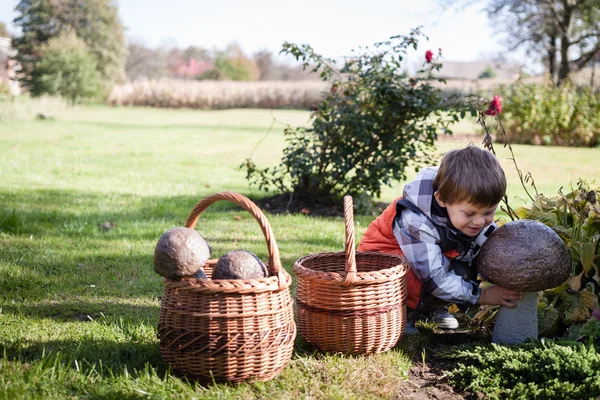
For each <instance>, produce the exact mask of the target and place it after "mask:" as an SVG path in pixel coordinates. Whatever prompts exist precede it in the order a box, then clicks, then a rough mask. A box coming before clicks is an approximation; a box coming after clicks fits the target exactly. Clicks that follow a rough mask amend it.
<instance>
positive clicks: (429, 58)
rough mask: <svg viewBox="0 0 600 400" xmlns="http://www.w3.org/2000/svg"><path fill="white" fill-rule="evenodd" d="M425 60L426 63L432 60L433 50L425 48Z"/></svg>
mask: <svg viewBox="0 0 600 400" xmlns="http://www.w3.org/2000/svg"><path fill="white" fill-rule="evenodd" d="M425 60H426V61H427V62H428V63H430V62H431V60H433V51H431V50H427V51H426V52H425Z"/></svg>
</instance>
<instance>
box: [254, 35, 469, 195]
mask: <svg viewBox="0 0 600 400" xmlns="http://www.w3.org/2000/svg"><path fill="white" fill-rule="evenodd" d="M423 36H424V35H423V34H422V32H421V30H420V29H415V30H413V31H412V32H411V33H410V34H409V35H407V36H394V37H392V38H390V40H388V41H385V42H380V43H376V44H375V45H374V46H373V49H366V50H365V51H364V52H362V53H360V54H357V55H356V56H353V57H348V58H346V59H345V62H344V65H343V66H342V68H341V69H340V70H339V71H338V70H337V69H335V68H334V67H333V64H334V61H333V60H330V59H327V58H324V57H322V56H320V55H318V54H316V53H315V52H314V50H313V49H312V47H310V46H308V45H302V46H298V45H295V44H291V43H286V44H284V46H283V50H282V53H284V54H289V55H292V56H294V57H295V58H296V59H297V60H300V61H302V62H303V64H304V67H305V68H312V71H313V72H317V71H320V76H321V78H322V80H323V81H328V82H331V87H330V90H329V93H327V95H326V97H325V99H324V100H323V101H321V102H320V103H318V104H317V105H316V106H315V107H314V109H313V113H312V116H313V119H312V125H311V126H310V127H299V128H296V129H293V128H288V129H286V130H285V136H286V142H287V147H286V148H285V149H284V151H283V157H282V160H281V163H280V165H279V166H275V167H272V168H264V169H261V168H259V167H258V166H257V165H256V164H255V163H254V161H252V160H251V159H248V160H246V162H245V163H244V165H243V167H245V168H246V171H247V178H248V180H249V181H250V182H251V183H253V184H257V185H258V186H259V188H261V189H265V190H269V189H272V188H276V189H277V190H279V191H281V192H283V193H293V195H294V197H295V198H296V199H301V200H303V201H305V202H307V203H312V204H315V203H320V204H341V203H340V200H339V199H340V198H341V197H342V196H343V195H345V194H350V195H352V196H354V197H358V196H359V195H361V194H366V195H367V196H368V197H370V198H372V197H377V196H379V195H380V193H381V189H382V187H383V186H384V185H389V184H390V183H391V182H393V181H395V180H402V179H404V178H405V177H406V175H405V170H406V168H407V167H408V166H409V165H411V164H413V165H415V166H419V165H422V164H428V163H431V162H432V154H433V150H434V145H435V142H436V140H437V138H438V134H439V133H451V131H450V125H451V124H452V123H453V122H456V121H458V120H459V119H460V118H461V117H464V116H465V114H466V113H467V112H472V113H473V114H474V112H475V108H474V107H471V106H469V105H467V104H466V103H465V102H463V98H455V97H452V98H446V97H444V96H443V95H442V91H441V89H440V88H439V87H438V86H435V85H433V84H432V82H433V81H438V82H441V83H445V81H444V80H443V79H438V78H435V77H434V76H433V73H432V72H434V71H437V70H439V69H440V68H441V66H442V64H440V63H437V62H435V61H434V54H433V52H432V51H430V50H428V51H427V52H425V59H424V64H423V65H424V67H423V69H422V70H421V71H419V74H418V75H417V77H414V78H409V77H407V76H406V75H405V74H404V72H403V71H404V68H403V65H402V60H403V58H404V56H405V54H406V53H407V51H408V50H409V49H417V47H418V42H419V39H420V38H422V37H423Z"/></svg>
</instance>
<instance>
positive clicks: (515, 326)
mask: <svg viewBox="0 0 600 400" xmlns="http://www.w3.org/2000/svg"><path fill="white" fill-rule="evenodd" d="M537 337H538V318H537V292H523V299H522V300H520V301H518V302H517V306H516V307H514V308H510V307H504V306H501V307H500V310H498V314H496V325H495V326H494V333H493V334H492V342H493V343H497V344H500V343H503V344H518V343H523V342H524V341H526V340H527V339H537Z"/></svg>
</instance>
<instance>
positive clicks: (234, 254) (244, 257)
mask: <svg viewBox="0 0 600 400" xmlns="http://www.w3.org/2000/svg"><path fill="white" fill-rule="evenodd" d="M267 276H268V271H267V267H266V266H265V264H263V262H262V261H261V260H260V259H259V258H258V257H257V256H256V254H254V253H251V252H249V251H246V250H233V251H230V252H228V253H226V254H223V255H222V256H221V258H219V260H218V261H217V265H215V268H214V269H213V273H212V279H259V278H265V277H267Z"/></svg>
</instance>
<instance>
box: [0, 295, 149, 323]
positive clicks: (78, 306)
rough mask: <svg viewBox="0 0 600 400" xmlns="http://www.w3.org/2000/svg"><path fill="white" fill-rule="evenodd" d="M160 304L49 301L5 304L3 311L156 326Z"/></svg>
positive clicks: (64, 320) (59, 320)
mask: <svg viewBox="0 0 600 400" xmlns="http://www.w3.org/2000/svg"><path fill="white" fill-rule="evenodd" d="M159 312H160V307H159V306H145V305H139V304H127V303H118V302H117V301H108V300H107V301H86V300H79V301H69V302H58V301H50V302H45V303H36V304H24V305H15V304H4V305H2V313H3V314H13V315H14V316H16V317H26V318H40V319H45V318H47V319H52V320H54V321H57V322H92V321H96V322H98V323H100V324H105V325H111V324H114V321H111V318H115V319H119V320H122V321H127V322H130V323H134V324H135V323H138V324H146V325H148V324H150V325H153V326H154V325H156V324H157V323H158V314H159Z"/></svg>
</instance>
